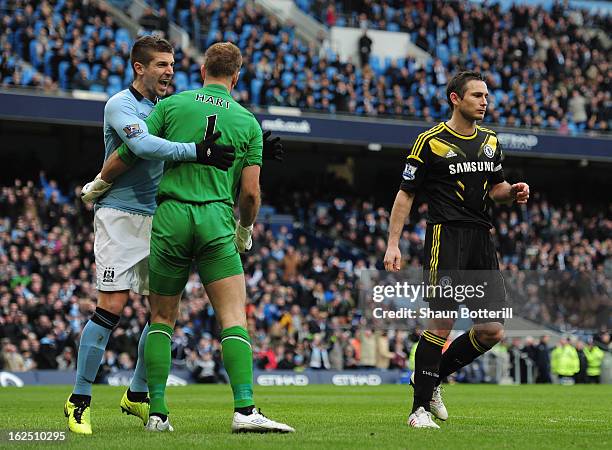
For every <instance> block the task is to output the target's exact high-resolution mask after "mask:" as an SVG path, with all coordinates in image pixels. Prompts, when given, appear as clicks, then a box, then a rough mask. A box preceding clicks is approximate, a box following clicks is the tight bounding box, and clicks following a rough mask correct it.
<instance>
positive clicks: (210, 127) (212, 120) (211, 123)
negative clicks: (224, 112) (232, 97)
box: [204, 114, 217, 139]
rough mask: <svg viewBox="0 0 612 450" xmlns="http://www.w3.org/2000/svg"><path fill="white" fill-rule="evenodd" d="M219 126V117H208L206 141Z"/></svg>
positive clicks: (214, 115)
mask: <svg viewBox="0 0 612 450" xmlns="http://www.w3.org/2000/svg"><path fill="white" fill-rule="evenodd" d="M216 125H217V115H216V114H213V115H212V116H206V132H205V133H204V139H206V138H209V137H211V136H212V135H213V133H214V132H215V126H216Z"/></svg>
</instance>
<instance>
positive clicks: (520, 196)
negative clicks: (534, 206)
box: [510, 183, 529, 204]
mask: <svg viewBox="0 0 612 450" xmlns="http://www.w3.org/2000/svg"><path fill="white" fill-rule="evenodd" d="M510 193H511V195H512V198H513V199H514V201H516V203H519V204H523V203H527V200H529V185H528V184H527V183H516V184H513V185H512V189H511V191H510Z"/></svg>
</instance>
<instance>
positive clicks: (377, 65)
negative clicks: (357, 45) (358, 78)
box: [370, 55, 382, 75]
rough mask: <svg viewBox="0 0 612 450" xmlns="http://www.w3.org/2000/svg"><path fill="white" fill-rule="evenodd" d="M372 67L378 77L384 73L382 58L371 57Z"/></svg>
mask: <svg viewBox="0 0 612 450" xmlns="http://www.w3.org/2000/svg"><path fill="white" fill-rule="evenodd" d="M370 67H371V68H372V70H373V71H374V72H375V73H376V75H379V74H380V73H381V72H382V71H381V67H380V58H379V57H378V56H376V55H370Z"/></svg>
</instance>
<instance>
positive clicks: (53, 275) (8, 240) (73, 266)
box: [0, 174, 612, 382]
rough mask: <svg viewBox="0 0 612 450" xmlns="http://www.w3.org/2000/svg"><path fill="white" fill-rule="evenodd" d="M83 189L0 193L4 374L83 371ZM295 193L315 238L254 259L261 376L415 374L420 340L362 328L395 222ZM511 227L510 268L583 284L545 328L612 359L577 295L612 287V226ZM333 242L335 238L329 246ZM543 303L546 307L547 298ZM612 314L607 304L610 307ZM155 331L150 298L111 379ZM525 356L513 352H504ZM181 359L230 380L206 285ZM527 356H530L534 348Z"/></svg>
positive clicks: (303, 233) (541, 312)
mask: <svg viewBox="0 0 612 450" xmlns="http://www.w3.org/2000/svg"><path fill="white" fill-rule="evenodd" d="M78 190H79V188H78V187H77V188H75V190H74V192H73V193H71V194H67V193H62V192H61V191H60V189H59V188H58V185H57V183H55V182H54V181H52V180H51V181H50V180H47V179H46V177H45V176H44V174H41V178H40V182H39V183H38V184H35V183H33V182H31V181H30V182H25V183H22V182H21V181H19V180H16V181H15V184H14V185H12V186H5V187H2V189H1V190H0V342H1V344H2V357H1V358H0V364H1V365H2V366H3V368H4V370H14V371H20V370H32V369H35V368H37V369H64V370H65V369H73V368H74V366H75V354H76V349H77V344H78V339H79V333H80V331H81V329H82V327H83V326H84V324H85V322H86V321H87V319H88V318H89V315H90V314H91V313H92V312H93V310H94V308H95V299H96V290H95V283H94V280H93V278H92V277H93V274H94V273H95V270H94V257H93V230H92V220H91V219H92V207H91V206H90V205H85V204H83V203H82V202H81V201H80V199H79V196H78V195H76V194H77V193H78ZM293 195H294V199H295V204H296V205H297V206H296V209H295V211H293V212H294V214H295V217H297V218H298V221H301V222H303V224H304V228H303V229H301V230H300V229H298V228H295V229H293V230H292V229H290V227H286V226H283V227H280V228H279V229H277V230H275V232H273V231H272V230H271V229H267V228H266V227H265V226H264V225H262V224H257V226H256V228H255V232H254V248H253V249H252V251H251V252H250V253H249V254H247V255H246V256H245V259H244V263H245V272H246V280H247V290H248V292H247V294H248V295H247V297H248V299H249V302H248V305H247V313H248V314H247V317H248V329H249V332H250V334H251V336H252V338H253V343H254V355H255V364H256V366H257V367H258V368H261V369H263V370H275V369H288V370H301V369H304V368H312V369H351V368H363V367H366V368H367V367H377V368H383V369H388V368H405V367H408V366H409V359H410V353H411V350H412V349H413V346H414V342H416V341H417V340H418V333H419V331H418V330H413V331H412V332H410V333H409V332H405V331H390V332H388V333H387V332H382V331H380V330H379V331H374V330H372V329H370V328H368V327H367V324H366V323H365V322H364V321H363V319H362V313H363V311H361V310H360V309H359V304H358V289H357V280H358V278H359V275H360V273H361V271H363V270H364V269H366V268H370V267H375V266H376V265H377V264H378V263H379V262H380V260H381V259H382V252H383V251H384V239H383V237H384V234H385V230H386V224H387V223H388V213H387V212H386V210H385V209H384V208H382V207H380V208H378V207H374V206H373V204H372V203H370V202H367V201H364V202H356V201H355V200H350V199H347V198H335V199H332V201H331V202H329V203H326V202H324V201H322V202H320V203H318V204H315V203H313V202H312V201H309V200H308V199H307V198H302V197H300V195H299V194H297V193H296V194H293ZM321 198H323V199H324V197H321ZM283 203H284V204H286V203H285V202H283ZM417 209H418V211H417V215H418V216H419V217H417V220H414V221H412V223H414V225H413V226H411V228H409V229H407V230H406V231H405V235H404V239H403V240H402V245H404V247H403V254H404V255H406V264H407V265H416V264H417V263H418V258H419V254H420V251H419V249H420V248H422V242H423V236H424V230H423V227H424V219H423V218H422V217H421V215H422V214H424V213H425V212H426V205H425V204H423V205H421V206H420V207H418V208H417ZM300 217H301V218H302V219H299V218H300ZM498 220H499V223H498V230H499V234H498V239H499V240H500V247H499V248H500V252H501V254H502V261H503V264H504V265H506V266H508V267H510V266H512V267H515V268H516V269H518V268H521V269H523V268H543V269H544V268H545V269H559V270H561V269H563V270H565V272H564V273H567V274H569V275H570V279H569V280H566V279H564V281H565V282H567V283H568V286H570V287H572V286H573V288H572V289H570V291H572V292H573V293H574V294H575V295H577V296H576V297H573V296H570V297H568V298H567V299H565V298H556V301H551V302H547V301H546V298H544V301H540V302H539V303H537V304H536V306H537V307H538V308H539V309H537V311H535V313H534V316H533V317H534V318H536V319H537V320H539V321H541V322H545V323H547V322H548V323H550V324H553V325H557V326H560V327H566V328H567V329H575V326H576V325H579V326H581V327H582V328H590V329H599V330H600V332H598V333H596V334H595V342H596V344H597V345H599V346H601V347H603V348H605V349H606V350H611V349H612V347H611V344H610V334H609V332H608V331H607V330H608V328H607V327H608V326H609V324H608V323H595V322H589V321H588V320H589V317H584V311H591V314H593V315H594V316H596V317H599V318H602V317H603V318H605V317H609V310H607V311H606V310H605V309H604V310H601V311H594V312H593V311H592V308H593V304H594V303H593V302H592V301H589V302H588V304H585V302H584V301H579V300H576V299H582V300H584V298H585V293H584V292H582V291H580V288H581V287H580V285H579V284H576V283H574V284H572V283H573V282H574V281H575V280H576V279H579V278H580V274H582V273H584V271H588V272H595V273H596V274H598V275H602V274H603V270H604V269H603V266H604V265H605V264H610V258H609V249H610V243H611V240H610V238H611V236H610V226H611V223H610V221H609V219H607V218H606V216H605V215H604V216H602V217H598V216H597V215H594V216H592V215H589V214H587V213H586V212H583V211H582V209H581V208H574V211H573V213H572V211H571V210H570V209H568V208H557V207H554V206H552V205H549V204H548V203H546V202H545V201H544V200H542V199H540V200H537V199H536V200H535V201H534V203H533V204H531V205H530V206H529V208H527V209H525V210H523V211H520V210H514V209H512V210H509V211H508V212H507V213H506V212H502V213H501V214H499V215H498ZM308 229H312V230H314V231H315V232H310V233H309V232H307V230H308ZM322 232H323V233H324V234H325V235H326V236H328V237H330V238H331V239H330V240H328V241H323V240H321V239H320V238H317V235H318V234H320V233H322ZM510 233H513V234H512V235H511V234H510ZM506 235H507V236H506ZM340 239H342V240H343V241H348V242H349V243H350V245H351V246H353V247H355V248H356V249H361V252H360V251H358V252H356V253H354V254H356V255H359V254H363V255H370V256H369V257H363V258H361V257H359V256H358V257H352V258H351V257H348V256H347V255H346V254H344V253H343V252H342V251H341V250H339V249H340V248H341V246H339V245H337V243H338V242H339V240H340ZM504 239H510V240H512V241H513V245H510V244H504V242H505V241H504ZM326 242H327V244H326ZM329 242H331V244H329ZM606 258H607V259H606ZM608 271H609V266H608ZM606 282H607V283H609V281H606V280H605V278H604V277H603V275H602V276H601V277H600V276H598V277H596V278H595V280H594V281H593V283H592V284H589V285H588V286H587V287H588V288H589V289H591V290H592V292H591V294H593V295H592V296H591V297H594V296H596V295H595V294H598V291H597V290H598V289H607V292H608V293H609V292H610V286H609V285H605V284H604V285H603V286H602V285H598V284H597V283H606ZM510 284H511V283H510ZM517 286H519V287H522V286H524V284H521V283H518V284H517ZM555 292H556V293H557V294H558V293H559V292H560V291H555ZM530 294H533V298H536V297H537V298H542V296H541V295H538V293H537V292H531V291H530ZM586 297H589V294H588V293H587V294H586ZM597 298H598V297H597ZM559 300H562V301H559ZM601 306H602V307H604V308H605V307H606V304H605V303H604V302H601ZM530 307H533V305H531V306H530ZM608 308H609V306H608ZM146 321H147V307H146V303H145V300H144V298H143V297H141V296H138V295H134V294H132V295H131V298H130V302H129V305H128V306H127V307H126V308H125V311H124V314H123V317H122V318H121V321H120V323H119V325H118V326H117V328H116V329H115V330H114V331H113V335H112V339H111V340H110V342H109V347H108V349H107V352H106V355H105V358H104V364H103V366H102V369H101V371H100V373H99V376H100V377H101V376H103V375H104V374H106V373H110V372H113V371H117V370H120V369H130V368H132V367H133V365H134V357H135V355H136V354H137V344H138V338H139V335H140V330H141V329H142V328H143V326H144V324H145V323H146ZM522 345H523V344H522V343H516V342H513V343H507V344H503V345H502V346H500V351H504V349H506V350H507V349H508V348H509V349H512V348H518V346H522ZM524 345H525V346H528V343H525V344H524ZM580 346H582V347H584V343H583V342H582V343H581V342H575V343H574V344H573V347H572V348H574V347H576V348H578V350H581V348H580ZM172 349H173V350H172V351H173V361H174V364H175V366H176V367H181V368H187V369H189V370H191V371H192V372H193V373H194V376H195V377H196V379H197V380H199V381H201V382H213V381H222V378H223V376H222V375H221V372H220V367H221V358H220V344H219V330H218V328H217V326H216V323H215V318H214V313H213V310H212V307H211V306H210V303H209V301H208V299H207V297H206V293H205V291H204V288H203V286H202V284H201V283H200V281H199V278H198V277H197V275H195V274H193V275H192V276H191V277H190V279H189V282H188V284H187V286H186V289H185V291H184V294H183V300H182V302H181V307H180V314H179V320H178V323H177V327H176V331H175V334H174V337H173V347H172ZM521 353H526V354H528V353H529V351H527V350H523V349H522V348H521ZM540 353H541V352H540ZM563 355H564V356H563V358H565V359H563V361H564V363H563V364H561V366H562V367H563V368H564V369H562V370H565V369H566V368H567V366H571V367H573V364H574V363H573V362H572V361H573V359H572V358H573V355H569V356H568V355H566V354H565V353H564V354H563ZM538 358H540V359H541V354H540V356H537V355H535V353H534V356H533V360H534V364H536V363H537V361H538ZM555 358H556V357H553V353H551V356H550V361H549V362H550V364H549V366H550V370H552V371H555V370H558V367H559V365H558V364H557V366H555V361H557V360H556V359H555ZM570 359H572V361H570ZM568 361H569V362H568ZM466 370H472V369H466ZM539 370H540V371H542V369H539ZM568 370H571V369H568ZM577 372H578V371H577ZM577 372H576V373H577ZM558 374H559V375H560V374H561V373H560V372H559V373H558ZM466 376H467V375H466ZM460 377H461V375H460ZM468 377H469V376H468ZM468 379H473V378H468ZM547 379H548V378H547Z"/></svg>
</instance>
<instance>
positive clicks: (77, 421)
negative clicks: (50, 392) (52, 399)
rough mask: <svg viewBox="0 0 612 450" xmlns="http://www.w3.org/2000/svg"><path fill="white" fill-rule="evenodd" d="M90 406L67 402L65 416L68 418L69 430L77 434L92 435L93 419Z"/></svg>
mask: <svg viewBox="0 0 612 450" xmlns="http://www.w3.org/2000/svg"><path fill="white" fill-rule="evenodd" d="M90 410H91V408H90V407H89V406H84V405H75V404H74V403H72V402H71V401H70V399H68V400H66V403H65V404H64V415H65V416H66V417H68V429H69V430H70V431H72V432H73V433H77V434H91V418H90V414H89V413H90Z"/></svg>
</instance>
